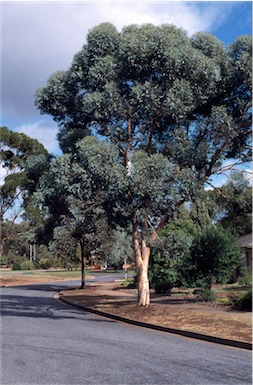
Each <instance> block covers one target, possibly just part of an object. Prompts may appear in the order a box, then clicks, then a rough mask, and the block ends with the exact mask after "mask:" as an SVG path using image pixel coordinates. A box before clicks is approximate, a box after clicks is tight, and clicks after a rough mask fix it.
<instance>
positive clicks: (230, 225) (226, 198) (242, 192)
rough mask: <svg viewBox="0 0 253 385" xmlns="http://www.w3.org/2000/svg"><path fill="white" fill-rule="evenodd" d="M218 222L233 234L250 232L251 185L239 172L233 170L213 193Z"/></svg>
mask: <svg viewBox="0 0 253 385" xmlns="http://www.w3.org/2000/svg"><path fill="white" fill-rule="evenodd" d="M215 201H216V204H217V206H218V213H219V214H220V216H219V223H220V224H221V225H222V226H223V227H224V228H226V229H228V230H229V231H230V232H232V234H233V235H234V236H237V237H239V236H242V235H245V234H249V233H251V232H252V187H251V185H250V181H249V179H248V178H247V177H246V176H244V175H243V174H242V173H241V172H236V171H235V172H233V173H232V174H231V176H230V177H229V179H228V181H227V183H225V184H224V185H223V186H222V187H221V188H220V192H219V193H218V194H216V195H215Z"/></svg>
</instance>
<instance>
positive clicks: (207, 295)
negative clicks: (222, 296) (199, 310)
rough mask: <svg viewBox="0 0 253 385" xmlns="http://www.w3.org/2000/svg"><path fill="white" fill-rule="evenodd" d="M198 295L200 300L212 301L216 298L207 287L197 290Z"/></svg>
mask: <svg viewBox="0 0 253 385" xmlns="http://www.w3.org/2000/svg"><path fill="white" fill-rule="evenodd" d="M198 296H199V299H200V300H201V301H206V302H214V301H215V300H216V297H215V294H214V292H213V290H209V289H202V290H199V291H198Z"/></svg>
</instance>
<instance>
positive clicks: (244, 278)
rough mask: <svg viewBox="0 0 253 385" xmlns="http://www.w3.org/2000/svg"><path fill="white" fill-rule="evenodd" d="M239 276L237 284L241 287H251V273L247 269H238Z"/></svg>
mask: <svg viewBox="0 0 253 385" xmlns="http://www.w3.org/2000/svg"><path fill="white" fill-rule="evenodd" d="M240 270H241V271H240V275H239V277H238V283H239V285H242V286H251V284H252V271H251V269H250V268H249V267H242V268H241V269H240Z"/></svg>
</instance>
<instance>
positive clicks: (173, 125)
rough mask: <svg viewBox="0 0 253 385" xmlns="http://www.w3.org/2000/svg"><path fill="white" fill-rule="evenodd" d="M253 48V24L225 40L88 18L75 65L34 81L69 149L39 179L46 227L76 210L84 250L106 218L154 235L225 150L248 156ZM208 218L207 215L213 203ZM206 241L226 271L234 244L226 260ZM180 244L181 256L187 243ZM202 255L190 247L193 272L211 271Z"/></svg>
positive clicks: (141, 235) (73, 217) (75, 227)
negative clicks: (91, 22) (252, 33)
mask: <svg viewBox="0 0 253 385" xmlns="http://www.w3.org/2000/svg"><path fill="white" fill-rule="evenodd" d="M250 52H251V38H250V37H249V36H246V37H241V38H239V39H237V40H236V41H235V43H234V44H233V45H231V46H230V47H228V48H226V47H225V46H224V45H223V44H222V43H221V42H220V41H218V40H217V39H216V38H215V37H214V36H212V35H210V34H205V33H199V34H196V35H194V36H192V37H189V36H188V35H187V33H186V32H185V31H183V30H182V29H179V28H177V27H175V26H173V25H161V26H154V25H151V24H145V25H142V26H137V25H130V26H126V27H125V28H123V29H122V31H121V32H120V33H119V32H118V31H117V30H116V28H115V27H114V26H113V25H112V24H110V23H103V24H100V25H98V26H96V27H94V28H93V29H91V30H90V31H89V34H88V36H87V41H86V43H85V44H84V45H83V47H82V49H81V50H80V52H78V53H77V54H76V55H75V56H74V58H73V62H72V65H71V66H70V68H69V69H68V70H67V71H58V72H57V73H55V74H53V75H52V76H51V77H50V78H49V79H48V82H47V84H46V85H45V87H43V88H41V89H40V90H38V91H37V93H36V101H35V103H36V106H37V108H38V109H39V110H40V111H41V113H46V114H50V115H52V117H53V118H54V119H55V121H56V122H58V124H59V126H60V127H61V129H60V130H61V131H60V134H59V139H60V144H61V146H63V147H62V148H63V149H64V151H65V152H66V154H65V155H64V156H63V157H59V158H58V159H57V160H55V161H54V162H52V166H51V168H50V172H49V174H48V175H47V178H45V179H44V181H43V183H42V184H41V191H40V194H41V196H42V204H43V205H44V206H45V207H47V210H48V216H47V218H48V227H47V229H49V230H50V228H51V229H52V228H53V227H57V226H65V223H66V221H67V222H68V229H71V233H72V236H75V237H76V239H77V238H78V239H79V241H82V243H83V246H82V249H83V250H84V249H85V250H86V252H87V253H88V252H90V251H93V250H97V249H98V248H99V247H100V246H101V244H102V243H103V238H104V235H105V233H106V231H105V228H106V227H108V226H111V227H115V226H116V225H119V226H120V227H122V228H125V229H128V228H129V226H130V225H131V226H132V230H133V231H132V233H133V234H134V235H133V236H134V237H135V241H136V243H135V245H137V242H139V245H141V242H144V243H147V242H149V241H150V235H151V234H152V235H154V230H155V229H157V228H158V229H160V228H161V227H162V225H164V224H166V220H167V222H168V219H169V218H173V216H174V213H175V212H176V211H177V210H178V207H179V206H180V205H181V204H183V203H184V202H186V201H191V202H194V201H195V200H196V197H198V195H199V192H200V191H201V190H202V189H203V186H204V184H205V183H206V182H207V181H208V179H209V178H210V177H211V176H212V174H214V173H216V172H217V171H218V170H219V169H220V167H221V165H222V162H223V161H224V160H225V159H228V158H231V157H232V158H234V159H236V160H238V162H245V161H247V160H249V159H251V157H250V151H249V148H250V143H251V129H250V127H251V88H252V83H251V73H250V71H249V68H250V67H249V66H250V65H251V60H252V58H251V54H250ZM91 132H92V133H94V134H95V135H96V138H95V137H90V136H89V137H87V135H88V134H90V133H91ZM202 203H203V202H202ZM202 203H201V204H200V205H199V206H198V207H196V210H195V211H196V214H194V215H195V218H196V219H197V218H198V217H199V216H200V215H199V213H200V212H201V211H202V209H203V204H202ZM194 215H193V216H194ZM199 219H200V220H199V222H200V223H199V224H198V225H199V226H200V227H201V223H205V227H206V226H207V225H208V222H209V219H211V217H210V215H209V212H208V210H205V213H204V215H203V216H202V218H199ZM64 221H65V222H64ZM69 222H70V224H69ZM100 230H102V231H100ZM51 233H52V231H51ZM80 234H82V235H80ZM100 234H101V235H100ZM203 237H204V235H203ZM208 237H209V239H211V235H210V233H209V235H208ZM96 238H97V239H96ZM179 238H180V242H179V243H181V244H183V239H182V237H179ZM213 240H214V239H212V241H213ZM189 242H190V241H189ZM189 242H188V239H187V242H186V243H188V244H189ZM201 242H202V240H196V242H195V243H196V245H195V249H198V252H197V254H196V255H198V254H199V255H201V252H202V251H200V250H203V249H204V247H203V245H200V246H199V243H201ZM203 242H204V240H203ZM221 243H222V241H221V240H220V242H218V244H221ZM148 244H149V245H150V246H152V247H153V246H154V245H153V244H152V242H149V243H148ZM172 245H173V243H172ZM163 246H164V245H163ZM166 247H167V249H168V248H170V246H169V242H167V245H166ZM166 247H165V248H164V247H162V248H164V249H166ZM160 248H161V247H160ZM208 248H209V250H208V252H207V253H206V255H205V256H204V257H203V258H202V259H203V260H205V261H208V260H209V259H210V260H212V261H215V262H213V263H214V264H216V265H218V268H219V269H220V273H219V274H218V272H217V271H216V272H215V274H216V276H217V277H219V279H221V276H223V277H225V276H226V275H228V270H229V268H228V266H229V263H230V262H229V261H230V260H231V261H233V263H234V257H233V255H234V254H235V253H233V252H232V253H229V252H227V251H225V252H224V253H223V255H224V258H223V264H221V263H218V261H221V260H222V258H221V253H220V250H218V249H217V248H216V251H215V253H213V252H212V249H211V246H210V244H209V246H208ZM158 249H159V247H158ZM172 249H173V247H172ZM172 249H171V250H170V254H171V255H172V254H173V253H174V255H173V259H172V260H173V261H177V262H178V259H179V257H178V255H180V253H181V251H180V252H179V247H178V250H176V249H175V250H174V251H173V250H172ZM181 249H182V248H181ZM221 249H222V247H221ZM187 250H188V245H187ZM155 254H157V255H158V253H153V255H155ZM193 254H194V253H193ZM207 254H208V255H210V256H211V257H210V258H209V257H208V258H209V259H208V258H207ZM159 255H160V256H161V257H162V258H164V256H163V255H162V254H161V253H160V254H159ZM215 255H217V257H215ZM185 259H186V260H187V258H186V257H185ZM199 259H200V258H198V257H196V256H195V254H194V256H193V255H192V261H191V265H192V270H193V271H194V272H195V273H194V274H195V278H194V279H195V280H197V279H202V278H203V276H204V277H206V275H209V276H210V274H209V273H208V272H209V270H208V271H207V272H206V271H205V269H204V268H201V269H202V270H203V274H202V272H201V273H200V274H198V273H197V271H201V269H200V270H199V266H198V263H199ZM225 259H226V261H227V262H226V263H225V262H224V260H225ZM188 262H189V261H188ZM173 263H174V262H173ZM231 263H232V262H231ZM224 266H227V267H226V268H225V267H224ZM170 268H172V271H173V269H174V267H173V266H172V267H170ZM211 270H214V267H213V265H212V267H211ZM225 272H226V274H225ZM212 274H213V271H212ZM198 275H199V276H198ZM217 279H218V278H217ZM208 281H210V279H209V278H208ZM209 284H210V282H209Z"/></svg>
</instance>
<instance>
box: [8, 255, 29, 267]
mask: <svg viewBox="0 0 253 385" xmlns="http://www.w3.org/2000/svg"><path fill="white" fill-rule="evenodd" d="M11 262H12V270H21V264H22V263H23V262H29V261H28V259H27V257H26V256H20V255H15V256H13V257H12V259H11Z"/></svg>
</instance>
